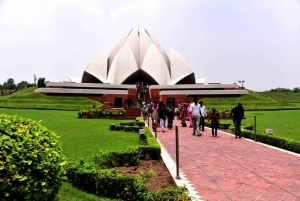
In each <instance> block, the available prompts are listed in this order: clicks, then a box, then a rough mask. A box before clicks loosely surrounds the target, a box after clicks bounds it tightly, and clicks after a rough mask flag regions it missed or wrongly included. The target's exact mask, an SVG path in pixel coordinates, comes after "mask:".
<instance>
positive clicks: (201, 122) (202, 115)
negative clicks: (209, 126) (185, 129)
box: [199, 101, 207, 131]
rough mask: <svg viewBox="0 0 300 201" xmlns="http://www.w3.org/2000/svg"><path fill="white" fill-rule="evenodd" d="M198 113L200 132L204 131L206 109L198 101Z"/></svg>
mask: <svg viewBox="0 0 300 201" xmlns="http://www.w3.org/2000/svg"><path fill="white" fill-rule="evenodd" d="M199 103H200V111H201V116H200V130H201V129H202V131H204V118H206V117H207V113H206V107H205V106H204V105H203V102H202V101H200V102H199Z"/></svg>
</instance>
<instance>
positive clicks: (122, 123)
mask: <svg viewBox="0 0 300 201" xmlns="http://www.w3.org/2000/svg"><path fill="white" fill-rule="evenodd" d="M120 125H123V126H130V125H129V122H121V123H120ZM132 126H133V125H132Z"/></svg>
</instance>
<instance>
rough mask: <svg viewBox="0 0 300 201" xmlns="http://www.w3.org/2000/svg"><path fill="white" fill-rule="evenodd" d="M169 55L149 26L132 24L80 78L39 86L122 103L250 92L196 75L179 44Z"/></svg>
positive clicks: (55, 92) (44, 90)
mask: <svg viewBox="0 0 300 201" xmlns="http://www.w3.org/2000/svg"><path fill="white" fill-rule="evenodd" d="M169 55H170V56H168V55H167V53H166V51H165V50H164V49H163V47H162V46H161V44H160V43H159V42H158V40H157V39H156V38H155V37H154V36H153V35H151V34H150V33H149V32H147V30H146V29H138V28H134V29H132V30H131V31H130V32H129V33H128V34H126V35H125V36H124V37H123V38H122V39H121V40H120V41H119V42H118V43H117V44H116V46H115V47H114V48H113V50H112V51H111V52H110V54H109V52H108V47H105V48H103V49H102V50H100V51H99V52H98V53H97V54H96V55H94V57H93V58H92V60H91V61H90V62H89V63H88V65H87V67H86V68H85V70H84V72H83V75H82V78H81V82H80V79H78V78H73V77H69V79H70V80H71V82H64V83H61V82H59V83H57V82H48V83H46V88H40V89H37V90H36V91H37V92H42V93H44V94H47V95H68V96H85V97H88V98H91V99H93V100H97V101H99V102H110V103H112V104H113V105H114V106H116V107H121V106H122V105H123V103H124V101H125V100H126V99H128V98H131V99H132V100H133V101H145V102H149V101H156V102H158V101H160V100H163V101H165V102H166V101H172V102H178V101H181V102H186V101H192V100H193V97H195V96H197V97H198V98H199V99H201V98H204V97H216V96H222V97H232V96H242V95H244V94H247V91H246V90H244V89H239V86H238V85H237V84H219V83H213V84H208V85H205V84H204V82H205V80H206V78H202V79H197V80H196V79H195V74H194V72H193V71H192V70H191V68H190V66H189V65H188V63H187V62H186V60H185V59H184V58H183V57H182V56H181V55H180V54H179V53H178V52H177V51H175V50H173V49H171V48H170V50H169Z"/></svg>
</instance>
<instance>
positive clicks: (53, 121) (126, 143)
mask: <svg viewBox="0 0 300 201" xmlns="http://www.w3.org/2000/svg"><path fill="white" fill-rule="evenodd" d="M0 113H6V114H9V115H15V114H17V115H19V116H22V117H24V118H30V119H33V120H36V121H41V124H42V125H43V126H45V127H47V128H48V129H49V130H52V131H54V132H56V133H57V134H58V135H59V136H60V139H59V141H60V143H61V144H62V148H63V153H64V154H65V155H66V157H67V160H75V161H78V160H79V159H83V160H84V161H85V162H91V159H92V156H93V155H95V154H97V153H99V152H100V150H101V151H103V152H110V151H117V150H125V149H128V147H130V146H136V145H144V144H145V143H144V141H141V140H140V139H139V134H138V133H132V132H120V131H119V132H117V131H110V130H109V125H110V123H116V122H124V121H134V120H123V119H119V120H115V119H78V118H77V112H76V111H53V110H25V109H4V108H0ZM58 197H59V200H61V201H63V200H64V201H69V200H76V201H77V200H82V201H83V200H84V201H85V200H91V201H94V200H98V201H108V200H111V199H102V198H98V197H96V196H93V195H90V194H87V193H84V192H82V191H79V190H77V189H75V188H74V187H72V185H70V184H69V183H67V182H65V183H64V184H63V186H62V187H61V189H60V193H59V195H58Z"/></svg>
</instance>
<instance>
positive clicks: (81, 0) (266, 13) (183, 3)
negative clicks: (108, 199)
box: [0, 0, 300, 91]
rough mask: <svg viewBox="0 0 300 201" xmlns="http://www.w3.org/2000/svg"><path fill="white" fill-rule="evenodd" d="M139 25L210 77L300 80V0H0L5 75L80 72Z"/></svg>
mask: <svg viewBox="0 0 300 201" xmlns="http://www.w3.org/2000/svg"><path fill="white" fill-rule="evenodd" d="M138 25H139V26H140V27H143V28H145V29H146V30H147V31H148V32H150V33H151V34H153V35H154V36H155V37H156V38H157V39H158V41H160V43H161V44H162V46H163V47H164V48H165V50H166V51H167V53H168V54H169V47H171V48H173V49H175V50H176V51H178V52H179V53H180V54H181V55H182V56H183V57H184V58H185V59H186V61H187V62H188V63H189V65H190V67H191V69H192V70H193V71H194V72H195V75H196V78H197V79H198V78H207V80H206V82H205V83H216V82H217V83H237V82H238V80H245V83H244V86H245V87H246V88H249V89H252V90H257V91H262V90H268V89H272V88H277V87H284V88H294V87H300V79H299V76H300V0H259V1H257V0H215V1H214V0H209V1H208V0H197V1H196V0H190V1H189V0H165V1H164V0H119V1H117V0H109V1H108V0H105V1H104V0H102V1H100V0H69V1H68V0H47V1H46V0H0V83H1V84H3V82H5V81H6V80H7V79H8V78H13V79H14V80H15V83H18V82H20V81H23V80H24V81H27V82H29V83H33V80H34V79H33V75H34V74H36V76H37V77H38V78H39V77H45V78H46V80H48V81H69V80H68V77H67V76H71V77H78V78H81V76H82V73H83V71H84V69H85V67H86V66H87V64H88V62H89V61H90V59H91V58H92V57H93V55H94V54H95V53H96V52H98V51H99V50H101V49H102V48H103V47H105V46H108V47H109V50H110V51H111V50H112V48H113V47H114V45H115V44H116V43H117V42H118V41H119V39H120V38H121V37H122V36H124V35H125V34H127V33H128V32H129V31H130V30H131V29H132V28H134V27H137V26H138Z"/></svg>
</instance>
